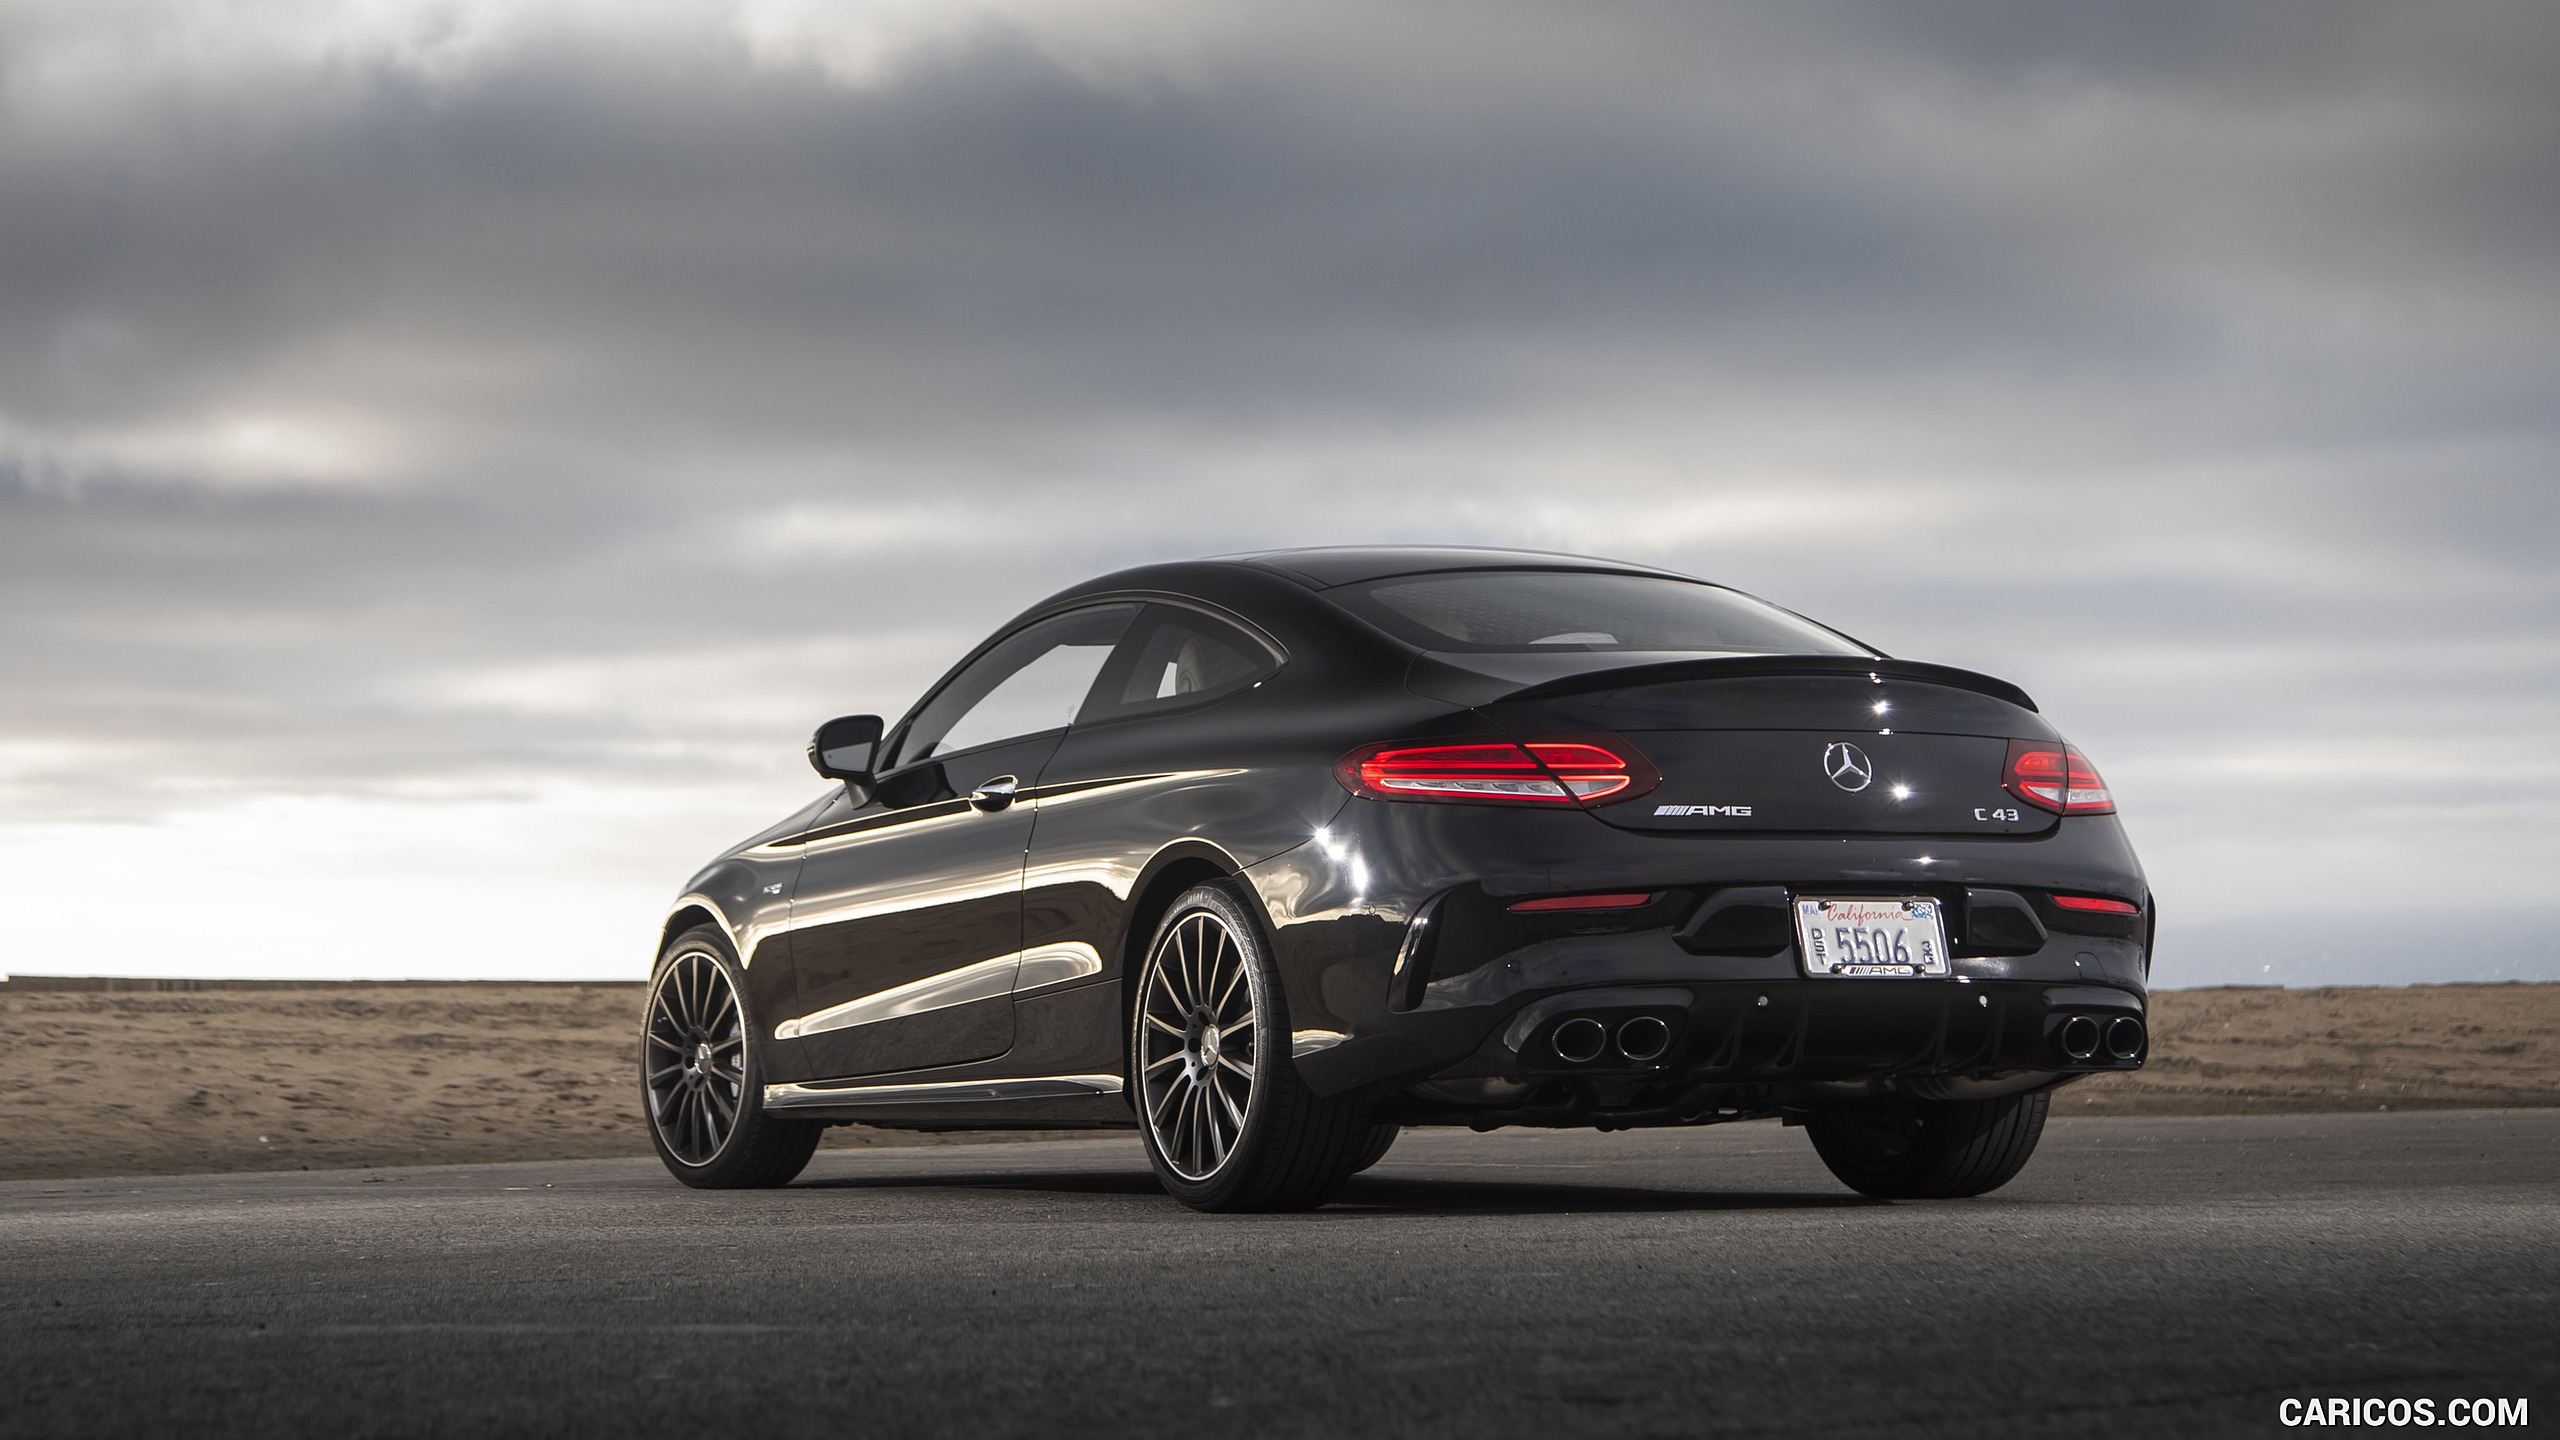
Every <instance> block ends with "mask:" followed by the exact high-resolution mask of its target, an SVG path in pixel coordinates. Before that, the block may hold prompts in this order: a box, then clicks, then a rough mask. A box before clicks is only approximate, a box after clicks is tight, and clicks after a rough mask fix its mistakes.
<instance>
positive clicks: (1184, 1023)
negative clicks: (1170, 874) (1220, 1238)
mask: <svg viewBox="0 0 2560 1440" xmlns="http://www.w3.org/2000/svg"><path fill="white" fill-rule="evenodd" d="M1253 992H1254V977H1253V975H1252V973H1251V971H1250V970H1249V969H1248V967H1247V966H1246V964H1245V958H1244V952H1243V951H1242V950H1240V949H1238V948H1237V946H1236V942H1235V938H1234V936H1233V934H1232V933H1231V932H1230V931H1229V930H1228V929H1227V926H1226V923H1225V922H1224V921H1223V920H1221V919H1219V917H1218V916H1217V915H1216V914H1214V913H1212V912H1210V911H1207V910H1195V911H1193V912H1191V913H1190V914H1188V915H1185V916H1184V917H1182V921H1181V923H1180V924H1178V925H1176V926H1174V927H1173V928H1172V929H1171V930H1169V931H1167V932H1166V934H1165V936H1164V938H1163V939H1162V940H1160V941H1159V942H1157V946H1156V959H1155V963H1154V964H1152V965H1150V966H1148V967H1147V990H1146V1003H1145V1004H1144V1006H1143V1007H1141V1009H1140V1010H1139V1017H1140V1020H1141V1022H1142V1023H1143V1024H1144V1025H1145V1027H1146V1028H1145V1031H1144V1033H1142V1034H1141V1035H1140V1036H1139V1037H1138V1058H1139V1063H1140V1072H1141V1073H1140V1080H1139V1099H1140V1103H1142V1104H1143V1105H1144V1106H1145V1107H1146V1118H1147V1128H1148V1129H1149V1130H1150V1131H1152V1132H1153V1133H1154V1136H1155V1142H1156V1149H1157V1151H1158V1153H1160V1154H1162V1155H1163V1156H1164V1159H1165V1164H1166V1165H1168V1166H1170V1167H1171V1168H1172V1170H1173V1172H1174V1173H1175V1174H1177V1175H1179V1176H1181V1177H1182V1178H1183V1179H1185V1180H1206V1179H1208V1178H1209V1177H1210V1176H1212V1175H1214V1174H1216V1173H1217V1172H1218V1167H1220V1166H1222V1165H1224V1164H1226V1163H1227V1157H1228V1156H1229V1155H1231V1154H1233V1153H1235V1148H1236V1142H1237V1141H1238V1140H1239V1139H1241V1138H1243V1135H1244V1122H1245V1116H1246V1115H1247V1114H1248V1113H1249V1112H1250V1111H1251V1110H1252V1108H1253V1069H1254V1058H1255V1053H1256V1050H1257V1048H1258V1042H1259V1038H1260V1032H1259V1030H1258V1029H1257V1027H1256V1025H1255V1021H1254V1010H1255V1007H1254V1003H1253V1002H1254V994H1253Z"/></svg>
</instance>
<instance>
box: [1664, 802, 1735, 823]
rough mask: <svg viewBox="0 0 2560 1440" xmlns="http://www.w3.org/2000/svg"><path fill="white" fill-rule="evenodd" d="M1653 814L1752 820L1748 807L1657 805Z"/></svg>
mask: <svg viewBox="0 0 2560 1440" xmlns="http://www.w3.org/2000/svg"><path fill="white" fill-rule="evenodd" d="M1653 813H1654V814H1656V815H1736V816H1740V817H1742V818H1743V819H1746V820H1747V819H1749V818H1751V807H1750V806H1748V805H1656V806H1654V807H1653Z"/></svg>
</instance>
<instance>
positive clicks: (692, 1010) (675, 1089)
mask: <svg viewBox="0 0 2560 1440" xmlns="http://www.w3.org/2000/svg"><path fill="white" fill-rule="evenodd" d="M640 1036H641V1042H640V1083H641V1091H642V1094H643V1097H644V1099H645V1102H646V1104H647V1107H648V1111H649V1133H650V1137H651V1138H652V1139H654V1140H655V1141H656V1142H657V1146H658V1154H659V1156H660V1158H662V1159H664V1160H665V1161H666V1162H667V1168H668V1169H669V1170H671V1171H673V1172H674V1173H675V1177H676V1178H677V1179H679V1180H682V1181H683V1182H684V1183H686V1184H687V1185H694V1186H699V1187H702V1188H705V1189H733V1188H747V1187H756V1186H765V1185H782V1184H787V1183H789V1182H790V1180H791V1177H792V1176H794V1175H797V1174H799V1173H800V1170H801V1167H802V1166H805V1165H807V1164H808V1163H809V1155H810V1152H812V1151H814V1150H816V1149H817V1148H818V1136H819V1134H820V1133H821V1132H822V1131H823V1130H824V1129H825V1128H826V1127H825V1126H823V1125H819V1124H815V1123H812V1122H809V1121H805V1120H781V1119H776V1118H774V1117H773V1116H770V1115H767V1114H766V1113H765V1111H764V1106H763V1104H762V1102H761V1100H760V1097H759V1095H758V1093H757V1081H756V1057H755V1055H754V1053H753V1051H752V1049H751V1048H750V1047H749V1045H748V1017H747V1011H746V1004H745V1001H744V1000H743V998H742V997H741V995H740V993H739V989H738V982H737V979H736V977H735V976H734V975H733V974H732V972H731V970H730V967H729V965H728V963H727V961H726V959H725V957H724V954H723V947H722V942H721V940H720V938H719V932H718V931H716V930H711V929H708V928H704V929H696V930H689V931H686V932H685V933H684V934H682V935H679V936H677V937H676V938H675V940H674V941H673V942H672V943H670V944H669V945H668V947H667V950H666V955H665V958H664V959H663V960H661V961H660V962H659V965H658V975H657V979H655V980H654V981H652V982H651V983H650V986H649V1013H648V1018H647V1019H646V1020H644V1021H643V1022H642V1024H641V1030H640Z"/></svg>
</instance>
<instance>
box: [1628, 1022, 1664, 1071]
mask: <svg viewBox="0 0 2560 1440" xmlns="http://www.w3.org/2000/svg"><path fill="white" fill-rule="evenodd" d="M1670 1048H1671V1027H1670V1026H1668V1025H1665V1024H1663V1023H1662V1020H1661V1017H1659V1016H1655V1015H1639V1016H1637V1017H1636V1018H1634V1019H1633V1020H1629V1021H1627V1022H1625V1023H1624V1024H1622V1025H1620V1026H1619V1027H1618V1053H1619V1054H1621V1055H1624V1056H1626V1057H1627V1058H1628V1059H1630V1060H1634V1061H1638V1062H1643V1061H1646V1060H1659V1059H1661V1058H1662V1052H1663V1051H1665V1050H1668V1049H1670Z"/></svg>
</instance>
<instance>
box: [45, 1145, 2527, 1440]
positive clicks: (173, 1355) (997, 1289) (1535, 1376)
mask: <svg viewBox="0 0 2560 1440" xmlns="http://www.w3.org/2000/svg"><path fill="white" fill-rule="evenodd" d="M2555 1342H2560V1111H2551V1110H2540V1111H2469V1112H2435V1113H2424V1112H2419V1113H2380V1114H2365V1115H2301V1116H2283V1117H2275V1116H2267V1117H2248V1118H2232V1119H2158V1120H2142V1119H2104V1120H2096V1119H2092V1120H2062V1121H2056V1122H2055V1123H2054V1124H2053V1125H2052V1126H2051V1127H2050V1128H2049V1129H2048V1130H2047V1132H2046V1136H2045V1141H2044V1146H2043V1149H2042V1151H2041V1152H2040V1153H2039V1154H2038V1155H2037V1157H2036V1159H2035V1161H2034V1163H2032V1164H2031V1165H2030V1166H2029V1167H2028V1169H2027V1171H2026V1173H2025V1174H2024V1175H2023V1176H2021V1177H2020V1178H2019V1179H2018V1180H2017V1181H2015V1182H2013V1183H2012V1184H2011V1185H2010V1186H2009V1187H2008V1188H2006V1189H2005V1190H2002V1191H2000V1192H1998V1193H1997V1194H1994V1195H1991V1196H1987V1197H1984V1198H1981V1199H1977V1200H1968V1201H1942V1202H1930V1203H1904V1204H1882V1203H1877V1202H1873V1201H1868V1200H1865V1199H1862V1198H1860V1197H1858V1196H1856V1195H1854V1194H1851V1193H1850V1192H1848V1191H1846V1190H1844V1189H1842V1188H1841V1187H1840V1186H1839V1185H1838V1184H1837V1183H1835V1182H1834V1181H1833V1180H1832V1179H1831V1177H1830V1176H1829V1174H1828V1173H1827V1172H1825V1171H1824V1170H1823V1169H1822V1168H1821V1166H1820V1164H1819V1163H1818V1162H1817V1161H1816V1160H1815V1159H1814V1157H1813V1154H1812V1150H1811V1147H1810V1146H1809V1145H1808V1144H1806V1142H1805V1140H1804V1137H1803V1135H1802V1133H1801V1132H1799V1131H1794V1130H1785V1129H1781V1128H1779V1127H1778V1126H1776V1125H1773V1124H1766V1123H1761V1124H1751V1125H1740V1126H1728V1127H1723V1128H1720V1129H1711V1130H1695V1131H1678V1132H1666V1131H1653V1132H1636V1133H1631V1134H1619V1135H1599V1134H1592V1133H1587V1132H1539V1131H1503V1132H1499V1133H1496V1134H1492V1135H1482V1136H1479V1135H1471V1134H1467V1133H1464V1132H1456V1133H1450V1132H1415V1133H1411V1134H1408V1135H1407V1136H1406V1137H1405V1138H1404V1140H1403V1141H1402V1142H1401V1143H1400V1144H1399V1145H1398V1146H1397V1148H1396V1150H1395V1151H1394V1153H1393V1154H1391V1155H1390V1156H1389V1157H1388V1158H1387V1160H1386V1161H1385V1162H1384V1163H1383V1164H1381V1165H1380V1166H1379V1167H1378V1168H1377V1169H1376V1170H1375V1171H1373V1172H1371V1173H1370V1174H1369V1175H1368V1176H1365V1177H1362V1178H1361V1179H1360V1180H1358V1181H1356V1182H1354V1185H1353V1187H1352V1189H1351V1191H1350V1192H1349V1193H1348V1195H1347V1196H1346V1197H1345V1198H1344V1200H1343V1201H1342V1202H1340V1203H1338V1204H1336V1205H1333V1206H1331V1207H1329V1208H1327V1209H1325V1210H1322V1211H1319V1212H1316V1213H1314V1214H1307V1215H1281V1216H1242V1217H1219V1216H1204V1215H1195V1214H1192V1213H1191V1212H1189V1211H1186V1210H1183V1209H1182V1208H1180V1207H1179V1206H1177V1205H1175V1204H1174V1203H1173V1202H1172V1201H1170V1200H1168V1199H1166V1198H1165V1197H1164V1196H1163V1194H1162V1193H1161V1192H1159V1191H1158V1190H1157V1189H1156V1187H1155V1185H1154V1183H1153V1182H1152V1180H1151V1179H1150V1178H1149V1177H1148V1174H1147V1170H1146V1165H1145V1162H1144V1160H1143V1158H1142V1157H1141V1156H1140V1154H1139V1152H1138V1148H1137V1145H1136V1143H1135V1141H1134V1140H1132V1139H1129V1138H1127V1137H1108V1138H1094V1139H1078V1140H1052V1141H1045V1142H1042V1143H1038V1144H1025V1145H982V1146H966V1147H945V1148H934V1149H875V1150H869V1151H840V1152H829V1153H823V1154H821V1155H820V1156H819V1158H818V1160H817V1162H816V1163H815V1164H814V1165H813V1166H812V1167H811V1170H810V1172H809V1174H808V1175H807V1176H806V1177H804V1178H803V1179H802V1181H801V1182H800V1183H799V1184H797V1185H794V1186H792V1187H791V1188H789V1189H787V1190H782V1191H769V1192H760V1193H742V1194H741V1193H732V1194H706V1193H700V1192H695V1191H690V1190H685V1189H682V1188H680V1187H678V1186H677V1185H675V1184H674V1183H673V1182H671V1181H669V1180H668V1179H667V1178H666V1177H665V1176H664V1174H663V1172H661V1171H660V1170H659V1169H658V1167H657V1164H656V1162H654V1161H650V1160H631V1161H619V1160H614V1161H568V1162H560V1163H534V1164H518V1165H492V1166H452V1167H436V1168H428V1169H408V1170H372V1171H336V1172H327V1173H318V1172H314V1173H293V1174H265V1175H235V1176H193V1177H185V1178H172V1179H155V1180H113V1181H95V1182H68V1181H26V1182H17V1183H12V1184H5V1185H0V1435H9V1436H17V1435H150V1434H184V1435H189V1436H228V1435H243V1436H260V1437H274V1436H292V1435H330V1436H339V1435H345V1436H363V1435H472V1436H491V1435H543V1434H561V1435H625V1436H650V1437H656V1436H672V1435H685V1434H703V1435H716V1436H723V1437H741V1440H744V1437H765V1436H793V1435H821V1434H823V1435H834V1436H866V1437H868V1436H911V1435H912V1436H924V1435H955V1436H972V1437H975V1436H1074V1435H1111V1436H1122V1437H1138V1436H1150V1437H1152V1436H1158V1435H1173V1436H1184V1437H1202V1440H1208V1437H1225V1436H1261V1435H1288V1436H1295V1435H1326V1436H1330V1435H1357V1436H1362V1437H1387V1436H1404V1435H1430V1436H1465V1437H1471V1440H1473V1437H1494V1436H1532V1435H1534V1436H1548V1435H1592V1436H1608V1437H1638V1436H1689V1435H1753V1434H1768V1435H1824V1436H1857V1435H1947V1436H1965V1437H1977V1436H2001V1435H2036V1436H2066V1435H2067V1436H2105V1435H2142V1436H2181V1437H2184V1436H2193V1435H2221V1434H2234V1435H2260V1434H2278V1433H2290V1432H2287V1431H2286V1430H2285V1428H2284V1427H2283V1426H2282V1425H2281V1424H2280V1423H2279V1421H2280V1418H2281V1417H2280V1411H2279V1405H2280V1402H2282V1401H2283V1400H2284V1399H2285V1398H2286V1397H2296V1398H2300V1397H2314V1398H2326V1397H2347V1398H2350V1399H2353V1398H2360V1397H2403V1398H2412V1397H2425V1398H2431V1399H2434V1400H2435V1401H2436V1402H2437V1407H2438V1408H2437V1418H2438V1420H2439V1423H2440V1425H2441V1422H2442V1421H2443V1420H2444V1418H2445V1413H2444V1410H2443V1406H2444V1404H2445V1403H2446V1402H2447V1401H2449V1400H2451V1399H2455V1398H2464V1399H2468V1398H2472V1397H2492V1398H2517V1399H2524V1400H2526V1401H2527V1402H2528V1404H2529V1405H2530V1411H2529V1414H2530V1416H2531V1418H2532V1419H2533V1420H2534V1421H2536V1422H2538V1424H2539V1427H2540V1428H2541V1429H2543V1430H2545V1431H2549V1430H2552V1429H2554V1428H2560V1410H2555V1409H2553V1408H2551V1407H2553V1406H2560V1385H2555V1383H2554V1382H2555V1376H2560V1343H2555ZM2323 1433H2327V1432H2326V1431H2324V1432H2323ZM2456 1433H2463V1434H2470V1433H2478V1432H2475V1431H2471V1430H2463V1431H2459V1432H2456Z"/></svg>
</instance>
